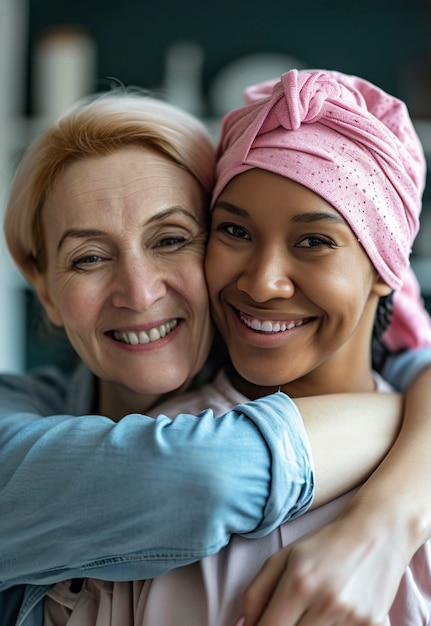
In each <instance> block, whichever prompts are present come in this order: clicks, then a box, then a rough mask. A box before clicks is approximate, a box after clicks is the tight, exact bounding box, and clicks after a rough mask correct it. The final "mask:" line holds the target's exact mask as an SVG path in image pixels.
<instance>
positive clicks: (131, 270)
mask: <svg viewBox="0 0 431 626" xmlns="http://www.w3.org/2000/svg"><path fill="white" fill-rule="evenodd" d="M166 292H167V283H166V273H165V272H163V271H162V270H161V269H160V268H158V267H157V266H156V265H155V264H153V263H150V262H148V261H145V260H143V259H142V258H140V259H136V260H134V261H133V262H130V261H129V262H124V263H122V264H121V267H119V268H118V270H117V271H116V275H115V278H114V288H113V295H112V302H113V304H114V306H116V307H118V308H127V309H131V310H133V311H146V310H148V309H149V308H150V307H151V306H152V305H153V304H154V303H155V302H157V301H158V300H160V299H161V298H163V297H164V296H165V295H166Z"/></svg>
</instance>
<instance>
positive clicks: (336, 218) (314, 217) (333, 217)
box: [292, 211, 346, 224]
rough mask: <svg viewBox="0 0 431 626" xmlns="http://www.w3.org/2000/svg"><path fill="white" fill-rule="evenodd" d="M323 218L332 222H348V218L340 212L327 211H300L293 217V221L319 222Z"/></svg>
mask: <svg viewBox="0 0 431 626" xmlns="http://www.w3.org/2000/svg"><path fill="white" fill-rule="evenodd" d="M321 220H329V221H332V222H338V223H339V224H346V220H345V219H344V218H343V217H342V216H341V215H340V214H339V213H327V212H326V211H311V212H306V213H298V214H297V215H294V216H293V217H292V222H296V223H303V224H304V223H305V224H306V223H309V222H319V221H321Z"/></svg>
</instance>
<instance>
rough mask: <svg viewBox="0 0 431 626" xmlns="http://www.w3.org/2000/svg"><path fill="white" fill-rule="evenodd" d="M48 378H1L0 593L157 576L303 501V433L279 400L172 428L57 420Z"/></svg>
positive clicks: (262, 527) (132, 421) (154, 423)
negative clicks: (22, 586)
mask: <svg viewBox="0 0 431 626" xmlns="http://www.w3.org/2000/svg"><path fill="white" fill-rule="evenodd" d="M57 382H58V381H56V380H55V378H53V379H52V380H50V379H49V377H48V378H47V377H45V378H44V379H40V380H37V379H34V378H33V379H29V377H28V376H27V377H21V378H13V377H0V459H1V472H0V589H2V588H3V589H6V588H8V587H10V586H11V585H12V584H18V583H32V584H44V583H51V582H55V581H58V580H62V579H65V578H71V577H80V576H92V577H97V578H105V579H109V580H132V579H139V578H149V577H153V576H157V575H159V574H161V573H163V572H166V571H168V570H169V569H172V568H174V567H178V566H180V565H184V564H186V563H190V562H192V561H196V560H199V559H201V558H202V557H204V556H206V555H208V554H212V553H215V552H217V551H219V550H220V549H221V548H222V547H223V546H224V545H226V543H227V542H228V541H229V538H230V536H231V534H233V533H242V534H250V535H251V536H253V535H259V534H265V533H267V532H270V531H271V530H272V529H273V528H275V527H276V526H277V525H278V524H280V523H281V522H282V521H285V520H287V519H289V517H290V516H291V515H297V514H300V513H301V512H302V511H304V510H305V509H306V508H307V507H308V506H309V504H310V502H311V500H312V497H313V489H314V484H313V468H312V459H311V454H310V450H309V446H308V440H307V436H306V434H305V429H304V427H303V424H302V420H301V418H300V415H299V413H298V411H297V409H296V407H295V405H294V403H293V402H292V401H291V400H290V399H289V398H288V397H287V396H286V395H284V394H282V393H277V394H274V395H272V396H268V397H266V398H263V399H261V400H257V401H255V402H251V403H249V404H244V405H241V406H239V407H236V408H235V409H233V410H232V411H230V412H228V413H227V414H226V415H224V416H223V417H221V418H217V419H214V418H213V415H212V412H211V411H205V412H203V413H201V414H200V415H199V416H193V415H186V414H183V415H179V416H178V417H177V418H176V419H175V420H174V421H172V420H170V419H169V418H167V417H165V416H163V415H161V416H159V417H158V418H157V419H152V418H149V417H146V416H144V415H128V416H126V417H124V418H123V419H122V420H121V421H120V422H118V423H115V422H112V421H111V420H109V419H107V418H105V417H102V416H98V415H84V416H80V417H75V416H70V415H63V414H56V415H50V416H47V417H43V415H44V414H46V413H50V412H51V411H53V410H54V409H55V408H56V407H57V406H58V405H60V404H61V402H62V391H61V388H60V387H61V386H60V385H59V386H58V388H57V387H56V389H55V391H54V392H53V393H51V394H46V393H45V392H46V391H47V390H49V389H50V387H52V386H53V385H54V386H56V383H57Z"/></svg>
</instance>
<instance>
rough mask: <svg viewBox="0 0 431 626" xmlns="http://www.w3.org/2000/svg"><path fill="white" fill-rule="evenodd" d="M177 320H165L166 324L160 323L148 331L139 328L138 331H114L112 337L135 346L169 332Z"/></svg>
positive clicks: (164, 335)
mask: <svg viewBox="0 0 431 626" xmlns="http://www.w3.org/2000/svg"><path fill="white" fill-rule="evenodd" d="M177 324H178V321H177V320H176V319H174V320H171V321H170V322H167V323H166V324H161V325H160V326H155V327H154V328H151V329H150V330H149V331H145V330H141V331H139V332H138V333H136V332H129V333H126V332H123V333H120V332H118V331H116V330H115V331H114V332H113V333H112V334H113V337H114V339H116V340H117V341H122V342H123V343H128V344H130V345H131V346H137V345H139V344H145V343H150V342H151V341H157V340H158V339H161V338H162V337H166V335H169V333H170V332H171V331H172V330H174V328H175V327H176V325H177Z"/></svg>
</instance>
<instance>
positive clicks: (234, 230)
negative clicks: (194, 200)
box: [217, 224, 250, 239]
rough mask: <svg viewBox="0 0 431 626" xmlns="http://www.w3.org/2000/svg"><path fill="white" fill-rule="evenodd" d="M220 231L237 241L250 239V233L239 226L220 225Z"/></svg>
mask: <svg viewBox="0 0 431 626" xmlns="http://www.w3.org/2000/svg"><path fill="white" fill-rule="evenodd" d="M217 230H219V231H222V232H225V233H227V234H228V235H230V236H231V237H235V239H250V236H249V234H248V232H247V231H246V230H245V228H243V227H242V226H239V225H238V224H220V226H219V227H218V229H217Z"/></svg>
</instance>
